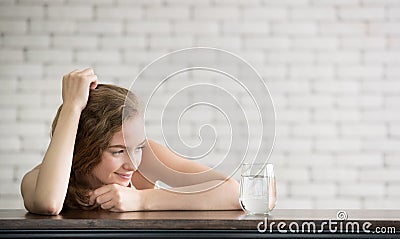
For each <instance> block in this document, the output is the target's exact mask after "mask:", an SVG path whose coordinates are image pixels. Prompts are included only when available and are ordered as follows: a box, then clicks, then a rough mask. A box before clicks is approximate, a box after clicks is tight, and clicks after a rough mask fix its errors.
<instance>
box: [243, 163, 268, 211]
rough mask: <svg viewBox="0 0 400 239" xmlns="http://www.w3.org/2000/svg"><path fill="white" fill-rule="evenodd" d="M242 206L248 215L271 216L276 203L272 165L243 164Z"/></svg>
mask: <svg viewBox="0 0 400 239" xmlns="http://www.w3.org/2000/svg"><path fill="white" fill-rule="evenodd" d="M241 167H242V176H241V180H240V196H239V200H240V206H241V207H242V209H243V210H244V211H245V212H246V213H247V214H269V213H270V212H271V211H272V209H274V207H275V203H276V184H275V174H274V166H273V165H272V164H248V163H245V164H242V166H241Z"/></svg>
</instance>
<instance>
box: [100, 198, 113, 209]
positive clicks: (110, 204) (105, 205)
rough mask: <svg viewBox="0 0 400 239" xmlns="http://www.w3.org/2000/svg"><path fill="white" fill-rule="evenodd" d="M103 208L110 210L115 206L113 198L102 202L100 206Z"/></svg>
mask: <svg viewBox="0 0 400 239" xmlns="http://www.w3.org/2000/svg"><path fill="white" fill-rule="evenodd" d="M100 207H101V208H102V209H105V210H109V209H111V208H113V207H114V202H113V201H112V200H110V201H108V202H105V203H102V204H101V206H100Z"/></svg>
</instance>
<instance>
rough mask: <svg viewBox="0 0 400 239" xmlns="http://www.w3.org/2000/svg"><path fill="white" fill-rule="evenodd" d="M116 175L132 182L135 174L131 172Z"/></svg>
mask: <svg viewBox="0 0 400 239" xmlns="http://www.w3.org/2000/svg"><path fill="white" fill-rule="evenodd" d="M115 174H117V175H118V176H119V177H120V178H122V179H124V180H130V179H131V177H132V174H133V172H129V173H117V172H115Z"/></svg>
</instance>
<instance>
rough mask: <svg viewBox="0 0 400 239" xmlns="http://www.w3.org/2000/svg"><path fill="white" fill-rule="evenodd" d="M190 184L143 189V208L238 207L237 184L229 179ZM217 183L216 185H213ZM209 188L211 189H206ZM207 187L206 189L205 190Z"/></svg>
mask: <svg viewBox="0 0 400 239" xmlns="http://www.w3.org/2000/svg"><path fill="white" fill-rule="evenodd" d="M221 182H222V181H220V180H213V181H209V182H205V183H200V184H196V185H191V186H185V187H180V188H174V189H173V191H169V190H164V189H146V190H143V191H144V195H145V196H144V197H145V200H144V204H145V205H144V210H149V211H155V210H233V209H240V205H239V184H238V183H237V182H236V181H235V180H233V179H229V180H227V181H225V182H223V183H222V184H220V183H221ZM217 184H219V185H218V186H217V187H215V185H217ZM208 188H211V189H208ZM207 189H208V190H207Z"/></svg>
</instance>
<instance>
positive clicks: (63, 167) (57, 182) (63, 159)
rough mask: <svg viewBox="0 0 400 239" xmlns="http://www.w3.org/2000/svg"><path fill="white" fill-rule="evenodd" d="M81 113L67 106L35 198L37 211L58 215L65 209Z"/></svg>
mask: <svg viewBox="0 0 400 239" xmlns="http://www.w3.org/2000/svg"><path fill="white" fill-rule="evenodd" d="M80 113H81V111H80V109H78V108H76V107H72V106H67V105H63V107H62V109H61V112H60V115H59V118H58V121H57V126H56V128H55V130H54V133H53V135H52V138H51V142H50V144H49V147H48V149H47V151H46V154H45V156H44V158H43V161H42V165H41V168H40V171H39V174H38V178H37V181H36V188H35V193H34V198H33V202H34V203H33V204H34V207H35V211H39V212H43V213H49V214H58V213H59V212H60V211H61V209H62V206H63V203H64V199H65V196H66V193H67V189H68V182H69V176H70V172H71V165H72V157H73V151H74V144H75V138H76V134H77V130H78V124H79V118H80Z"/></svg>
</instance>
